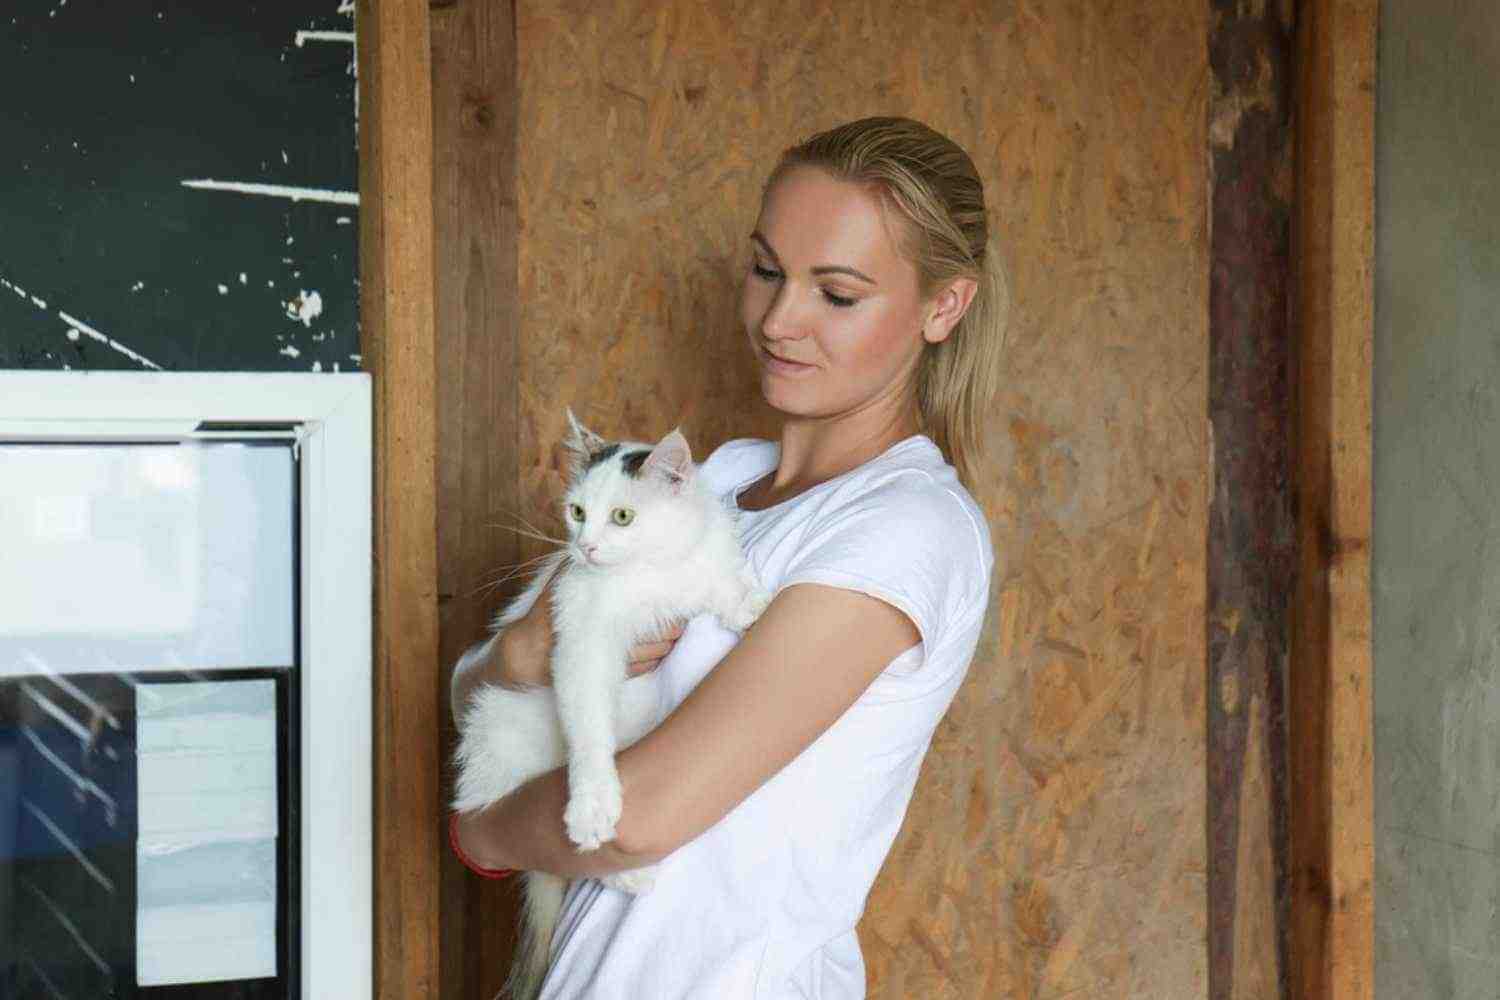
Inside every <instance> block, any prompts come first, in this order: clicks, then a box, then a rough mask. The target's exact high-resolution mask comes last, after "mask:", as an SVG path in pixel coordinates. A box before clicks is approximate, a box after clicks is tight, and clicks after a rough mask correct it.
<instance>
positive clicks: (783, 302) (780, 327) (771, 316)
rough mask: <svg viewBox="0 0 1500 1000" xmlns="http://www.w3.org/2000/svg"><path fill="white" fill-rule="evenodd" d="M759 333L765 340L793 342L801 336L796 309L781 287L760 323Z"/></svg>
mask: <svg viewBox="0 0 1500 1000" xmlns="http://www.w3.org/2000/svg"><path fill="white" fill-rule="evenodd" d="M760 330H761V333H762V334H763V335H764V336H765V338H766V339H767V340H793V339H795V338H797V337H799V336H801V334H802V327H801V325H800V324H799V323H798V319H797V309H796V305H795V303H794V302H793V301H792V296H791V295H790V294H789V293H788V292H787V289H786V286H785V285H783V286H782V287H781V289H780V291H778V292H777V294H776V298H775V299H774V300H772V302H771V308H770V309H767V310H766V315H765V318H763V319H762V320H761V321H760Z"/></svg>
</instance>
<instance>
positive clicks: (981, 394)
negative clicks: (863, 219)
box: [766, 118, 1010, 487]
mask: <svg viewBox="0 0 1500 1000" xmlns="http://www.w3.org/2000/svg"><path fill="white" fill-rule="evenodd" d="M799 166H810V167H818V168H820V169H822V170H825V171H827V172H828V173H829V174H831V175H832V176H834V177H836V178H838V179H839V180H843V181H849V182H851V183H854V184H858V185H860V186H863V187H869V188H871V189H872V190H873V191H874V192H875V193H876V195H877V197H878V198H880V200H881V203H882V204H883V205H884V206H885V207H886V208H887V210H888V211H889V210H891V209H894V210H895V211H894V212H893V213H892V215H893V216H894V217H895V218H896V219H898V220H900V222H901V223H902V225H900V226H899V227H898V229H899V230H900V231H899V232H898V233H897V237H898V248H899V249H900V250H901V252H902V254H903V255H904V256H905V257H907V259H909V260H910V261H911V262H912V263H913V264H914V265H915V266H916V269H917V279H918V288H919V291H920V293H921V295H922V297H923V298H924V299H925V298H927V297H928V296H931V295H933V294H934V293H936V292H937V290H938V289H939V288H941V287H942V286H943V285H944V284H946V283H947V282H949V281H951V280H953V279H954V278H973V279H975V280H976V281H977V282H978V288H977V289H976V291H975V293H974V298H973V300H972V301H971V302H970V303H969V308H968V310H967V311H966V312H965V313H964V315H963V318H962V319H960V320H959V322H958V325H957V326H955V327H954V328H953V330H952V331H951V332H950V333H949V335H948V337H947V338H946V339H944V340H942V341H940V342H939V343H936V344H931V343H929V344H927V345H926V346H925V348H924V349H923V352H922V358H921V361H920V362H919V365H918V369H917V385H916V390H917V407H918V411H919V417H920V420H921V424H922V430H923V431H924V432H925V433H926V434H927V435H928V436H930V437H931V438H932V439H933V441H934V442H935V443H936V444H937V446H938V447H939V448H941V449H942V450H943V454H944V455H946V456H947V457H948V461H950V462H951V463H953V466H954V468H956V469H957V470H958V475H959V478H960V479H962V480H963V481H964V483H965V484H966V485H968V486H970V487H973V486H974V485H975V484H974V473H975V471H976V470H975V463H976V462H977V460H978V456H979V452H980V431H981V428H982V425H983V419H984V413H985V408H986V407H987V406H988V404H989V402H990V400H991V399H993V398H994V395H995V393H996V392H997V391H998V390H999V388H1000V364H1001V360H1002V358H1003V355H1004V347H1005V332H1006V327H1007V324H1008V320H1009V317H1010V287H1009V283H1008V282H1007V280H1006V274H1005V266H1004V263H1003V262H1002V261H1001V259H1000V254H999V252H998V251H997V250H996V248H995V246H994V245H993V243H992V241H991V239H990V232H989V220H988V219H987V218H986V216H985V208H984V182H983V181H982V180H980V178H979V172H978V171H977V170H975V169H974V161H973V160H971V159H970V158H969V154H968V153H966V152H964V150H963V149H962V147H960V146H959V145H958V144H957V143H955V142H954V141H953V140H952V139H949V138H948V137H947V136H945V135H943V134H942V133H940V132H937V131H935V130H933V129H931V128H929V127H928V126H926V125H924V124H922V123H921V122H918V121H913V120H912V119H910V118H862V119H860V120H858V121H852V122H848V123H846V124H844V125H840V126H838V127H836V128H832V129H829V130H828V131H826V132H820V133H818V134H817V135H815V136H813V137H812V138H810V139H807V140H806V141H804V142H801V143H799V144H797V145H795V146H792V147H790V148H789V149H787V150H786V151H785V152H784V153H782V155H781V159H780V161H779V162H778V163H777V164H776V167H775V169H774V170H772V171H771V176H770V178H769V179H768V180H767V181H766V190H769V189H770V188H771V186H772V185H774V184H775V183H776V181H777V180H778V179H780V178H781V176H782V175H783V174H785V173H786V172H787V171H788V170H790V169H792V168H793V167H799Z"/></svg>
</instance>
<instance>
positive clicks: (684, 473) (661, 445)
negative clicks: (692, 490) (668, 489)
mask: <svg viewBox="0 0 1500 1000" xmlns="http://www.w3.org/2000/svg"><path fill="white" fill-rule="evenodd" d="M641 473H642V474H643V475H646V474H650V475H657V476H660V477H662V478H663V479H665V480H666V481H667V482H668V483H670V484H671V485H672V487H673V489H674V490H680V489H681V488H682V485H683V484H684V483H686V482H687V481H688V480H689V479H691V478H692V477H693V452H692V449H691V448H689V447H688V443H687V438H685V437H683V436H682V431H681V430H674V431H672V433H670V434H668V435H667V436H666V437H664V438H662V439H661V440H660V441H658V442H656V447H654V448H652V449H651V454H649V455H647V456H646V460H645V461H644V462H642V463H641Z"/></svg>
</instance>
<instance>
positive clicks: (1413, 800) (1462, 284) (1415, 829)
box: [1374, 0, 1500, 1000]
mask: <svg viewBox="0 0 1500 1000" xmlns="http://www.w3.org/2000/svg"><path fill="white" fill-rule="evenodd" d="M1381 7H1382V12H1381V28H1380V31H1381V38H1380V67H1379V81H1380V82H1379V95H1378V98H1379V103H1378V112H1377V127H1376V136H1377V138H1376V143H1377V147H1376V169H1377V175H1376V176H1377V182H1376V191H1377V200H1376V219H1377V238H1376V247H1377V250H1376V331H1375V386H1374V390H1375V392H1374V412H1375V549H1374V591H1375V594H1374V600H1375V606H1374V625H1375V678H1376V680H1375V765H1376V766H1375V782H1376V995H1377V996H1378V997H1380V998H1391V1000H1395V998H1406V997H1412V998H1416V997H1422V998H1428V1000H1445V998H1459V1000H1481V998H1483V1000H1493V998H1494V997H1495V996H1496V995H1497V994H1496V988H1497V987H1496V983H1497V982H1500V102H1497V101H1496V99H1495V81H1496V80H1497V79H1500V5H1497V4H1495V3H1494V2H1493V0H1385V2H1384V3H1382V5H1381Z"/></svg>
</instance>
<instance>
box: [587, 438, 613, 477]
mask: <svg viewBox="0 0 1500 1000" xmlns="http://www.w3.org/2000/svg"><path fill="white" fill-rule="evenodd" d="M619 450H620V445H619V444H618V443H615V444H612V445H610V446H609V447H607V448H602V449H600V450H599V451H596V452H591V453H590V454H589V460H588V464H586V465H585V466H584V467H583V468H584V471H585V472H587V471H588V470H589V469H592V468H593V467H594V466H596V465H598V464H599V463H600V462H607V461H609V460H610V459H611V458H613V457H614V454H615V452H617V451H619Z"/></svg>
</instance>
